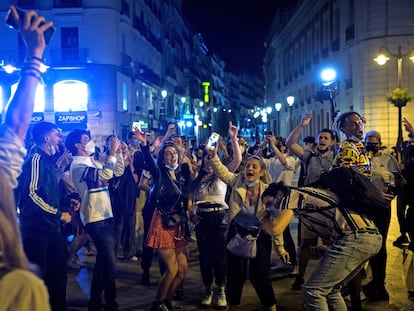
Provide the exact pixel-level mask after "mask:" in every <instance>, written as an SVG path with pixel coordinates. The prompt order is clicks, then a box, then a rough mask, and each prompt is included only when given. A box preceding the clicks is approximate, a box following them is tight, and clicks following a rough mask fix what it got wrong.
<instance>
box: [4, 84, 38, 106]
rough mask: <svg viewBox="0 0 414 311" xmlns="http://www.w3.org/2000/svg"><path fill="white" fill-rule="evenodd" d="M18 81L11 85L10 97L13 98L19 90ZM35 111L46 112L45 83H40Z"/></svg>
mask: <svg viewBox="0 0 414 311" xmlns="http://www.w3.org/2000/svg"><path fill="white" fill-rule="evenodd" d="M17 85H18V83H15V84H13V85H12V86H11V95H10V98H13V96H14V93H15V92H16V90H17ZM33 112H45V88H44V86H43V85H41V84H38V86H37V89H36V95H35V104H34V109H33Z"/></svg>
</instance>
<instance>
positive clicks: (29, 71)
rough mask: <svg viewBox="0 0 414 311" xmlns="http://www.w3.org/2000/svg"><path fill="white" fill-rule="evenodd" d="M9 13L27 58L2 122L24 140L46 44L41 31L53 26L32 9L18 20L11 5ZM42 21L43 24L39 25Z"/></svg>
mask: <svg viewBox="0 0 414 311" xmlns="http://www.w3.org/2000/svg"><path fill="white" fill-rule="evenodd" d="M10 14H12V16H13V18H14V19H15V21H16V24H17V26H18V28H19V30H20V33H21V35H22V36H23V38H24V40H25V42H26V44H27V57H26V61H25V63H24V65H23V68H22V70H21V75H22V76H21V79H20V81H19V85H18V87H17V90H16V93H15V94H14V96H13V98H12V100H11V101H10V103H9V105H8V107H7V112H6V117H5V123H6V124H7V125H8V126H9V127H10V128H11V129H12V130H13V131H14V132H15V133H16V135H17V136H18V137H19V138H20V139H21V140H22V141H23V140H24V138H25V137H26V132H27V129H28V127H29V124H30V121H31V118H32V114H33V107H34V98H35V94H36V89H37V86H38V84H39V82H40V74H41V73H40V67H41V65H42V62H41V60H42V57H43V51H44V49H45V47H46V43H45V40H44V37H43V33H44V32H45V30H46V29H48V28H49V27H51V26H52V22H46V21H45V18H44V17H43V16H39V15H37V13H36V12H34V11H29V12H27V13H26V14H25V17H24V19H20V18H19V15H18V14H17V12H16V8H15V7H14V6H10ZM41 22H45V24H43V25H42V26H39V24H40V23H41Z"/></svg>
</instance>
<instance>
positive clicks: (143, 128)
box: [132, 120, 148, 131]
mask: <svg viewBox="0 0 414 311" xmlns="http://www.w3.org/2000/svg"><path fill="white" fill-rule="evenodd" d="M135 128H137V129H139V130H140V131H148V122H145V121H142V120H139V121H134V122H132V129H135Z"/></svg>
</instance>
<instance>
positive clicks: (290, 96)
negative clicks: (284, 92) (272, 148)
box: [286, 95, 295, 131]
mask: <svg viewBox="0 0 414 311" xmlns="http://www.w3.org/2000/svg"><path fill="white" fill-rule="evenodd" d="M286 102H287V103H288V105H289V107H292V106H293V104H294V103H295V97H294V96H292V95H289V96H288V97H286ZM292 129H293V122H292V111H291V109H289V131H292Z"/></svg>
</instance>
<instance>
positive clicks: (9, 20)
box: [6, 8, 56, 44]
mask: <svg viewBox="0 0 414 311" xmlns="http://www.w3.org/2000/svg"><path fill="white" fill-rule="evenodd" d="M16 11H17V14H19V18H21V19H24V16H25V15H26V12H25V11H23V10H22V9H20V8H16ZM6 24H7V25H9V26H10V28H13V29H15V30H19V28H18V27H17V23H16V20H15V19H14V18H13V14H12V13H11V10H9V11H8V12H7V16H6ZM42 25H44V23H43V22H42V23H40V24H39V26H42ZM55 30H56V29H55V27H53V26H51V27H49V28H48V29H46V30H45V32H44V33H43V37H44V38H45V43H46V44H48V43H49V42H50V39H52V36H53V34H54V33H55Z"/></svg>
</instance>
